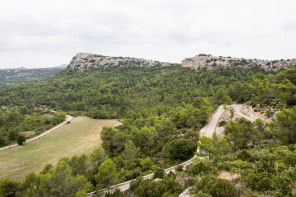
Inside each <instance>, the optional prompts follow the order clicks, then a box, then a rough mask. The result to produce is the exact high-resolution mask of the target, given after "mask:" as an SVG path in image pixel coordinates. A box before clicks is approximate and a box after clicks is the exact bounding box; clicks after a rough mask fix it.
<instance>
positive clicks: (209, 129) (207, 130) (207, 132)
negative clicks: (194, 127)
mask: <svg viewBox="0 0 296 197" xmlns="http://www.w3.org/2000/svg"><path fill="white" fill-rule="evenodd" d="M224 111H225V109H224V107H223V106H222V105H220V106H219V107H218V109H217V110H216V112H215V113H214V115H213V116H212V117H211V118H210V120H209V122H208V124H207V125H206V126H205V127H204V128H202V129H201V130H200V132H201V136H207V137H212V135H213V133H214V132H215V130H216V126H217V123H218V120H219V118H220V116H221V115H222V114H223V112H224Z"/></svg>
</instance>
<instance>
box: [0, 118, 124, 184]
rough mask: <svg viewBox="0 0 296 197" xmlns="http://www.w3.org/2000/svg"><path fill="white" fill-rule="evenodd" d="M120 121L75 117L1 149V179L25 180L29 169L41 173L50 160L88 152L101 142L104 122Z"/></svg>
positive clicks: (54, 162) (54, 161)
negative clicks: (67, 122)
mask: <svg viewBox="0 0 296 197" xmlns="http://www.w3.org/2000/svg"><path fill="white" fill-rule="evenodd" d="M119 124H120V122H118V121H117V120H95V119H90V118H87V117H75V118H73V119H72V121H71V123H70V124H65V125H64V126H62V127H60V128H58V129H57V130H55V131H53V132H52V133H50V134H48V135H46V136H44V137H43V138H41V139H38V140H36V141H33V142H30V143H28V144H25V145H24V146H18V147H15V148H11V149H8V150H3V151H0V179H2V178H11V179H15V180H23V179H24V177H25V176H26V175H27V174H28V173H30V172H35V173H39V172H40V171H41V170H42V169H43V167H44V165H45V164H47V163H50V164H53V165H55V164H56V163H57V162H58V160H59V159H60V158H61V157H72V156H73V155H80V154H83V153H85V154H88V153H89V152H90V151H91V150H92V149H93V147H94V146H96V145H98V144H99V143H100V132H101V130H102V128H103V127H104V126H117V125H119Z"/></svg>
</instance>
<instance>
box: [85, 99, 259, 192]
mask: <svg viewBox="0 0 296 197" xmlns="http://www.w3.org/2000/svg"><path fill="white" fill-rule="evenodd" d="M231 107H233V109H234V113H236V114H238V115H239V116H242V117H244V118H246V119H248V120H251V121H254V119H253V118H251V117H248V116H245V115H244V114H242V113H241V112H240V109H241V108H242V105H231ZM224 111H225V109H224V107H223V105H220V106H219V107H218V109H217V110H216V112H215V113H214V114H213V115H212V117H211V118H210V120H209V122H208V124H207V125H206V126H205V127H204V128H202V129H201V130H200V133H201V136H207V137H211V136H212V135H213V133H214V132H215V130H216V126H217V123H218V121H219V118H220V116H221V115H222V114H223V112H224ZM197 152H198V149H197ZM195 157H197V156H196V155H195V156H194V157H193V158H191V159H190V160H188V161H186V162H184V163H181V164H179V165H182V166H183V168H185V167H186V166H188V165H190V164H192V160H193V159H194V158H195ZM179 165H177V166H179ZM177 166H173V167H170V168H167V169H165V170H164V171H165V173H169V172H171V171H173V172H175V169H176V168H177ZM152 177H153V173H152V174H148V175H146V176H143V178H144V179H148V178H152ZM135 180H136V179H133V180H130V181H126V182H124V183H120V184H117V185H113V186H111V187H110V189H109V191H110V192H113V191H114V190H115V189H119V190H120V191H126V190H128V189H129V187H130V184H131V183H132V182H134V181H135ZM107 191H108V190H107V189H106V188H105V189H101V190H99V191H98V192H99V193H106V192H107ZM187 191H188V190H187ZM95 193H96V191H94V192H90V193H88V194H87V196H89V197H90V196H92V195H93V194H95ZM183 193H185V191H184V192H183ZM183 193H182V194H183Z"/></svg>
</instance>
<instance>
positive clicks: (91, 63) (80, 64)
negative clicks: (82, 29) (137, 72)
mask: <svg viewBox="0 0 296 197" xmlns="http://www.w3.org/2000/svg"><path fill="white" fill-rule="evenodd" d="M123 66H137V67H152V66H170V63H167V62H158V61H153V60H146V59H143V58H132V57H111V56H103V55H96V54H91V53H78V54H77V55H76V56H74V57H73V59H72V60H71V62H70V64H69V65H68V67H67V68H68V69H69V70H79V71H81V72H82V71H85V70H90V69H96V68H107V67H123Z"/></svg>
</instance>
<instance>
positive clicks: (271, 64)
mask: <svg viewBox="0 0 296 197" xmlns="http://www.w3.org/2000/svg"><path fill="white" fill-rule="evenodd" d="M219 66H222V67H246V68H251V67H255V66H258V67H261V68H263V69H264V70H265V71H277V70H284V69H287V68H290V67H295V66H296V59H290V60H289V59H288V60H283V59H281V60H273V61H271V60H259V59H244V58H232V57H222V56H219V57H217V56H211V55H205V54H200V55H197V56H194V57H191V58H186V59H184V60H183V61H182V67H189V68H193V69H195V70H199V69H201V68H204V67H205V68H206V69H208V70H213V69H215V68H218V67H219Z"/></svg>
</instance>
